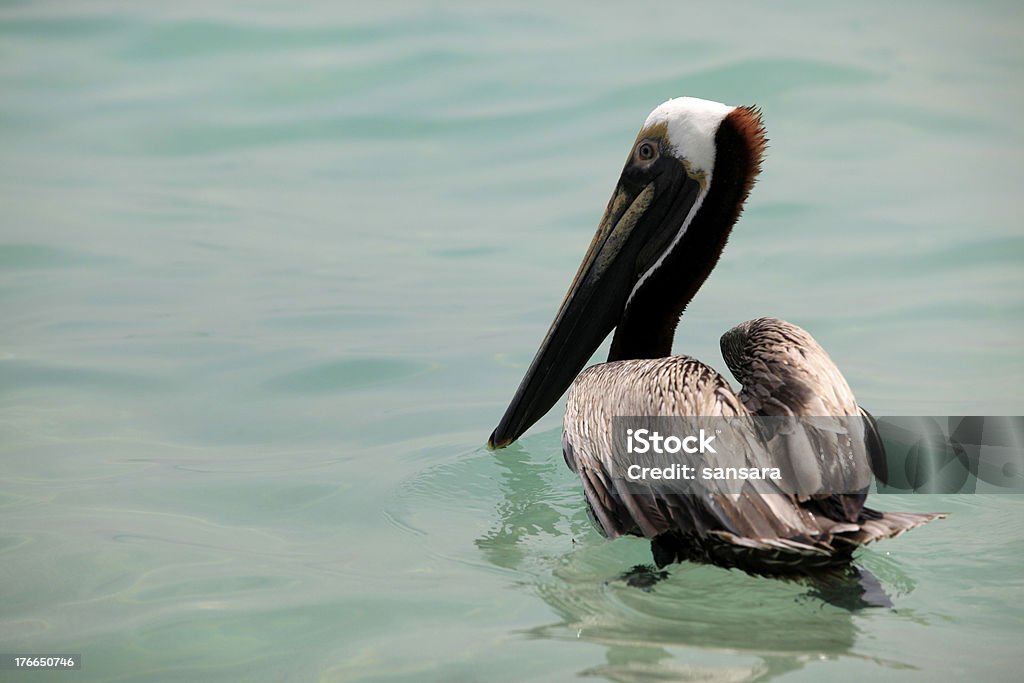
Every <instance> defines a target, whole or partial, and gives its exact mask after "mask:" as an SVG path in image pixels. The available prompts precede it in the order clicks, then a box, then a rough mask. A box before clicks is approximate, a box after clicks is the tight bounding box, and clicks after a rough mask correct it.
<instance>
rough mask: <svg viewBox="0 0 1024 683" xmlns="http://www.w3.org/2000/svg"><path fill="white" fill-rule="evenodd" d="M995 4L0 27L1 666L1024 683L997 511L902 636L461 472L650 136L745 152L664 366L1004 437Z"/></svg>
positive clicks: (1013, 69)
mask: <svg viewBox="0 0 1024 683" xmlns="http://www.w3.org/2000/svg"><path fill="white" fill-rule="evenodd" d="M1022 29H1024V12H1022V10H1021V8H1020V6H1019V5H1018V4H1017V3H1013V2H1007V3H1003V4H994V3H986V4H979V3H942V2H936V3H886V2H869V3H852V4H851V3H847V4H845V5H840V4H835V3H833V4H830V5H829V6H828V7H825V6H824V5H823V4H821V3H811V2H808V3H798V2H786V3H770V4H769V3H759V4H747V5H733V4H731V3H730V4H729V5H728V6H727V7H726V6H724V3H692V4H691V3H678V2H677V3H666V4H655V3H629V4H626V3H619V4H610V3H576V2H565V3H537V4H530V3H504V4H502V5H499V4H497V3H491V4H487V3H468V2H467V3H464V4H454V3H450V4H441V3H404V2H395V3H386V4H383V5H381V6H377V5H376V4H375V3H358V4H355V3H348V2H319V3H302V4H301V5H300V4H296V3H284V2H276V3H275V2H259V3H224V2H221V3H200V2H194V1H191V0H190V1H186V2H177V3H112V2H93V1H84V0H83V1H76V2H74V3H70V2H52V3H40V2H31V3H30V2H4V3H3V4H0V207H2V213H0V216H2V218H0V311H2V315H3V334H2V336H0V652H8V653H15V652H43V653H45V652H51V653H62V652H63V653H81V654H82V656H83V660H82V669H81V670H80V671H78V672H76V673H69V672H53V673H35V674H32V675H28V674H23V675H20V674H17V673H16V672H13V671H0V679H5V680H8V679H9V680H40V681H42V680H52V681H68V680H76V681H132V680H146V681H207V680H225V681H241V680H246V681H318V680H323V681H385V680H387V681H520V680H538V681H568V680H575V679H576V678H577V677H580V676H584V677H594V678H597V679H603V680H609V681H651V680H658V681H662V680H699V681H743V680H759V681H760V680H769V679H773V680H774V679H778V680H791V681H798V680H802V681H818V680H823V679H824V678H826V677H827V678H828V679H829V680H862V679H864V678H869V679H872V680H915V681H923V680H929V681H930V680H958V679H962V678H967V677H970V678H974V679H977V680H998V679H1014V678H1016V677H1017V675H1019V672H1020V667H1021V665H1022V664H1024V657H1022V654H1021V649H1020V638H1021V635H1022V630H1024V616H1022V608H1021V606H1022V604H1024V600H1022V598H1024V590H1022V589H1024V574H1022V571H1021V566H1022V563H1024V530H1022V525H1021V522H1022V521H1024V499H1018V498H1017V497H1014V496H981V495H979V496H945V497H939V496H884V497H881V496H880V497H877V498H876V499H875V504H876V505H877V506H879V507H882V508H886V509H901V510H920V511H924V510H948V511H951V512H952V513H953V515H952V516H951V518H950V519H948V520H946V521H943V522H939V523H935V524H932V525H929V526H928V527H925V528H922V529H919V530H916V531H914V532H913V533H911V534H909V535H907V536H904V537H902V538H899V539H896V540H894V541H889V542H886V543H884V544H879V545H877V546H874V547H872V548H869V549H867V550H865V551H864V552H863V553H862V555H861V556H860V563H861V564H862V565H863V566H864V567H866V568H868V569H870V570H871V571H872V572H873V573H875V574H876V575H877V576H878V577H879V579H880V580H881V581H882V583H883V585H884V586H885V588H886V590H887V591H888V592H889V593H890V594H891V595H892V596H893V601H894V603H895V609H892V610H886V609H875V610H865V611H860V612H849V611H844V610H842V609H840V608H837V607H834V606H832V605H829V604H825V603H823V602H822V601H821V600H819V599H817V598H815V597H814V596H811V595H809V594H808V591H807V589H806V588H804V587H801V586H799V585H794V584H787V583H780V582H775V581H770V580H766V579H758V578H752V577H748V576H746V575H743V574H739V573H736V572H728V571H725V570H721V569H716V568H712V567H701V566H694V565H685V566H679V567H676V568H673V570H672V572H671V577H670V578H669V579H668V580H667V581H665V582H663V583H662V584H660V585H659V586H658V587H657V589H656V590H655V591H654V592H653V593H645V592H643V591H640V590H637V589H635V588H630V587H628V586H626V585H624V584H623V583H621V582H617V581H614V580H612V579H614V578H615V577H616V576H617V575H618V574H619V573H621V572H622V571H623V570H624V569H626V568H628V567H630V566H632V565H633V564H637V563H640V562H646V561H649V557H650V556H649V552H648V550H647V546H646V544H645V543H644V542H642V541H640V540H620V541H615V542H606V541H604V540H603V539H601V538H600V537H599V536H598V535H597V533H596V532H595V531H594V530H593V529H592V528H591V527H590V525H589V522H588V521H587V518H586V514H585V510H584V504H583V499H582V494H581V491H580V487H579V485H578V483H577V482H576V481H575V479H574V475H572V473H570V472H569V471H568V470H567V469H566V468H565V466H564V464H563V463H562V457H561V453H560V446H559V439H560V431H559V429H560V428H559V423H560V419H561V416H560V410H559V409H557V408H556V409H555V410H553V411H552V413H551V414H550V415H548V417H547V418H546V419H545V420H544V421H542V422H541V423H540V424H538V425H537V426H536V427H535V428H534V429H533V430H531V432H530V433H529V434H528V435H527V437H526V438H524V439H523V440H522V441H521V442H520V443H519V444H517V445H515V446H513V447H511V448H509V449H507V450H505V451H502V452H500V453H497V454H491V453H488V452H486V451H485V450H484V449H483V448H482V444H483V443H484V441H485V439H486V437H487V435H488V434H489V433H490V430H491V429H492V428H493V427H494V426H495V424H496V422H497V420H498V418H499V417H500V415H501V413H502V411H503V409H504V407H505V405H506V403H507V401H508V400H509V399H510V397H511V395H512V392H513V391H514V389H515V386H516V384H517V383H518V381H519V379H520V377H521V375H522V373H523V371H524V369H525V366H526V364H527V363H528V362H529V360H530V358H531V356H532V354H533V351H534V350H535V348H536V345H537V343H538V341H539V340H540V338H541V336H542V335H543V333H544V331H545V329H546V326H547V324H548V322H549V321H550V318H551V316H552V314H553V312H554V309H555V307H556V306H557V304H558V302H559V300H560V298H561V296H562V294H563V293H564V291H565V288H566V286H567V285H568V282H569V280H570V278H571V276H572V274H573V272H574V270H575V267H576V265H577V263H578V261H579V259H580V257H581V255H582V254H583V251H584V250H585V248H586V246H587V244H588V243H589V240H590V237H591V235H592V234H593V230H594V229H595V227H596V224H597V220H598V218H599V217H600V214H601V212H602V211H603V209H604V204H605V202H606V201H607V199H608V196H609V194H610V192H611V190H612V188H613V185H614V183H615V180H616V177H617V174H618V171H619V169H620V168H621V164H622V162H623V160H624V159H625V157H626V154H627V151H628V149H629V145H630V144H631V142H632V140H633V136H634V135H635V133H636V131H637V130H638V128H639V126H640V125H641V123H642V122H643V120H644V118H645V117H646V115H647V113H648V111H649V110H650V109H652V108H653V107H654V106H656V105H657V104H659V103H660V102H662V101H663V100H665V99H667V98H669V97H673V96H677V95H682V94H687V95H695V96H700V97H705V98H710V99H717V100H721V101H725V102H729V103H733V104H746V103H756V104H759V105H760V106H761V107H762V108H763V110H764V115H765V120H766V124H767V128H768V134H769V136H770V138H771V148H770V150H769V153H768V157H767V160H766V163H765V168H764V173H763V175H762V178H761V181H760V182H759V184H758V186H757V187H756V188H755V191H754V193H753V195H752V197H751V200H750V203H749V205H748V209H747V211H746V213H745V215H744V217H743V219H742V221H741V223H740V224H739V225H738V226H737V228H736V230H735V232H734V233H733V237H732V239H731V241H730V244H729V246H728V247H727V249H726V252H725V255H724V258H723V259H722V261H721V263H720V265H719V267H718V269H717V270H716V271H715V273H714V274H713V275H712V277H711V278H710V280H709V281H708V283H707V285H706V286H705V287H704V289H703V290H702V291H701V293H700V294H699V296H698V297H697V299H696V301H695V302H694V303H693V304H692V305H691V306H690V308H689V310H688V312H687V315H686V317H685V319H684V322H683V324H682V326H681V330H680V336H679V338H678V339H677V342H676V349H677V351H680V352H682V351H685V352H687V353H690V354H692V355H696V356H698V357H700V358H702V359H704V360H706V361H707V362H709V363H711V364H712V365H714V366H716V367H718V368H719V369H722V370H724V364H723V363H722V361H721V358H720V356H719V352H718V342H717V340H718V336H719V335H720V334H721V333H722V332H723V331H724V330H726V329H728V328H729V327H730V326H732V325H733V324H735V323H736V322H739V321H741V320H744V319H748V318H751V317H756V316H759V315H776V316H779V317H784V318H787V319H789V320H792V321H793V322H797V323H799V324H801V325H803V326H805V327H806V328H808V329H809V330H810V331H811V332H812V333H813V334H814V335H815V336H816V337H817V338H818V339H819V341H821V342H822V344H823V345H824V346H825V347H826V348H827V349H828V350H829V352H830V353H831V354H832V356H833V357H834V358H835V360H836V361H837V363H838V364H839V366H840V367H841V368H842V369H843V370H844V372H845V373H846V376H847V378H848V379H849V381H850V384H851V385H852V386H853V388H854V390H855V391H856V392H857V394H858V397H859V398H860V400H861V402H862V403H863V404H864V405H866V406H868V407H869V408H870V409H871V410H872V411H874V412H875V413H877V414H882V415H885V414H889V415H894V414H896V415H898V414H1014V415H1019V414H1024V396H1022V394H1021V391H1020V387H1021V385H1022V381H1024V356H1022V353H1021V341H1020V340H1021V338H1022V335H1024V294H1022V293H1024V286H1022V285H1024V270H1022V268H1021V266H1022V263H1024V231H1022V223H1021V210H1020V209H1021V206H1020V197H1021V194H1020V186H1021V181H1022V175H1024V174H1022V172H1021V166H1020V158H1021V151H1022V142H1024V124H1022V119H1021V117H1020V112H1021V111H1024V90H1022V87H1021V83H1022V76H1024V42H1022V41H1021V39H1020V36H1021V35H1022Z"/></svg>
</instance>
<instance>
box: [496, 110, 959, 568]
mask: <svg viewBox="0 0 1024 683" xmlns="http://www.w3.org/2000/svg"><path fill="white" fill-rule="evenodd" d="M765 143H766V138H765V134H764V127H763V125H762V121H761V115H760V112H759V111H758V110H757V109H755V108H753V107H731V106H728V105H724V104H720V103H717V102H710V101H707V100H700V99H695V98H688V97H682V98H677V99H673V100H669V101H668V102H665V103H664V104H662V105H661V106H659V107H657V108H656V109H655V110H654V111H653V112H651V114H650V116H649V117H648V118H647V120H646V122H645V124H644V126H643V128H642V129H641V130H640V133H639V135H638V136H637V139H636V142H635V143H634V144H633V147H632V149H631V151H630V154H629V158H628V159H627V161H626V164H625V167H624V168H623V170H622V173H621V175H620V177H619V181H618V183H617V185H616V188H615V191H614V192H613V194H612V197H611V200H610V201H609V202H608V206H607V209H606V211H605V213H604V216H603V218H602V219H601V222H600V224H599V226H598V229H597V234H596V235H595V236H594V239H593V241H592V242H591V245H590V248H589V249H588V251H587V253H586V255H585V256H584V259H583V263H582V264H581V265H580V267H579V270H578V271H577V273H576V276H575V278H574V279H573V282H572V284H571V285H570V287H569V291H568V293H567V294H566V296H565V298H564V299H563V301H562V304H561V306H560V307H559V309H558V312H557V314H556V316H555V319H554V321H553V322H552V324H551V327H550V329H549V330H548V332H547V334H546V335H545V337H544V340H543V341H542V343H541V346H540V348H539V350H538V351H537V354H536V356H535V357H534V359H533V361H532V363H531V364H530V367H529V369H528V370H527V372H526V376H525V377H524V378H523V380H522V382H521V384H520V386H519V388H518V390H517V391H516V394H515V396H514V398H513V399H512V402H511V403H510V404H509V406H508V408H507V410H506V411H505V414H504V416H503V417H502V419H501V421H500V423H499V424H498V426H497V428H496V429H495V430H494V432H493V433H492V434H491V437H490V440H489V442H488V445H489V447H491V448H492V449H493V448H503V447H504V446H506V445H508V444H509V443H511V442H512V441H514V440H516V439H517V438H519V437H520V436H521V435H522V434H523V433H524V432H526V430H527V429H529V428H530V426H532V425H533V424H534V423H535V422H536V421H537V420H539V419H540V418H541V417H543V415H544V414H545V413H547V411H548V410H549V409H550V408H551V407H552V406H553V405H554V404H555V402H557V401H558V399H559V398H560V397H561V396H562V395H563V394H564V393H565V392H566V390H567V389H568V391H569V394H568V398H567V401H566V412H565V422H564V429H563V437H562V446H563V454H564V456H565V461H566V463H567V464H568V466H569V467H570V469H572V470H573V471H574V472H576V473H578V474H579V476H580V479H581V481H582V483H583V490H584V493H585V496H586V500H587V504H588V508H589V511H590V513H591V517H592V519H593V520H594V521H595V524H596V525H597V527H598V529H599V530H600V531H601V532H602V533H603V534H604V535H605V536H607V537H609V538H615V537H618V536H622V535H634V536H642V537H646V538H649V539H651V548H652V552H653V555H654V559H655V562H656V564H657V565H658V566H659V567H663V566H665V565H667V564H669V563H672V562H676V561H683V560H696V561H703V562H710V563H714V564H718V565H722V566H727V567H739V568H741V569H744V570H747V571H750V572H755V573H767V574H786V573H794V572H797V573H799V572H810V571H814V570H816V569H818V568H824V567H835V566H837V565H841V564H843V563H846V562H848V561H849V560H850V557H851V554H852V552H853V550H854V549H855V548H856V547H858V546H860V545H863V544H865V543H868V542H871V541H874V540H878V539H881V538H888V537H892V536H897V535H899V534H901V533H903V532H904V531H906V530H908V529H911V528H913V527H915V526H918V525H920V524H923V523H925V522H928V521H930V520H932V519H935V518H937V517H941V516H943V515H942V514H940V513H935V514H932V513H929V514H913V513H893V512H886V513H882V512H877V511H874V510H872V509H870V508H868V507H865V505H864V503H865V499H866V489H867V483H868V482H870V478H871V474H872V472H871V470H872V463H875V464H880V463H882V462H884V448H883V446H882V444H881V441H880V440H879V439H878V437H877V433H876V432H875V431H874V429H873V420H871V419H870V416H869V415H867V413H866V412H864V411H862V410H861V408H860V407H859V406H858V404H857V400H856V398H855V396H854V394H853V392H852V391H851V390H850V387H849V385H848V384H847V382H846V380H845V379H844V378H843V375H842V373H841V372H840V371H839V369H838V368H837V367H836V366H835V364H834V363H833V362H832V360H831V359H830V358H829V356H828V354H827V353H826V352H825V350H824V349H823V348H822V347H821V346H820V345H819V344H818V343H817V342H816V341H815V340H814V339H813V338H812V337H811V336H810V335H809V334H808V333H807V332H805V331H804V330H803V329H801V328H799V327H797V326H796V325H792V324H790V323H787V322H785V321H782V320H778V319H775V318H760V319H757V320H752V321H749V322H745V323H742V324H740V325H738V326H736V327H735V328H733V329H732V330H730V331H728V332H726V334H725V335H723V337H722V340H721V346H722V353H723V356H724V357H725V361H726V365H727V366H728V367H729V370H730V372H732V374H733V375H734V376H735V378H736V379H737V380H738V381H739V382H740V383H741V384H742V389H741V390H740V391H739V392H738V393H737V392H735V391H734V390H733V388H732V386H731V385H730V384H729V382H728V380H726V378H724V377H723V376H722V375H721V374H719V373H718V372H716V371H715V370H714V369H713V368H711V367H709V366H707V365H705V364H703V363H701V362H700V361H698V360H696V359H694V358H691V357H688V356H673V355H671V352H672V342H673V338H674V335H675V330H676V327H677V325H678V322H679V319H680V316H681V315H682V313H683V311H684V310H685V308H686V306H687V304H688V303H689V302H690V301H691V300H692V299H693V297H694V295H695V294H696V293H697V291H698V290H699V289H700V287H701V285H702V284H703V283H704V281H705V280H706V279H707V277H708V275H709V274H710V273H711V271H712V269H713V268H714V267H715V265H716V263H717V262H718V259H719V257H720V255H721V253H722V250H723V249H724V247H725V244H726V240H727V239H728V237H729V234H730V232H731V230H732V227H733V225H734V224H735V223H736V221H737V219H738V218H739V216H740V213H741V211H742V208H743V204H744V202H745V201H746V199H747V196H748V194H749V193H750V190H751V188H752V187H753V184H754V181H755V179H756V177H757V174H758V173H759V171H760V167H761V160H762V156H763V154H764V150H765ZM613 330H614V336H613V337H612V344H611V350H610V352H609V357H608V362H606V363H603V364H600V365H596V366H593V367H590V368H587V369H586V370H583V367H584V365H585V364H586V362H587V360H588V359H589V358H590V356H591V355H592V354H593V353H594V351H595V350H596V349H597V347H598V346H599V345H600V344H601V342H602V341H604V339H605V338H606V337H607V336H608V335H609V334H611V333H612V332H613ZM621 416H652V417H656V416H665V417H673V416H706V417H721V418H752V417H755V416H781V417H788V418H797V419H810V418H813V419H812V420H811V423H810V424H811V425H812V426H810V427H808V429H807V432H806V434H802V435H801V437H800V439H801V440H802V441H801V443H802V444H803V445H802V450H801V448H800V447H798V446H799V444H797V443H796V438H795V437H794V436H793V435H792V434H776V435H769V436H767V437H766V436H765V435H764V434H754V433H753V431H752V433H751V435H750V439H751V441H750V442H751V443H757V444H760V446H759V449H760V450H759V451H758V452H752V453H751V454H750V457H751V458H752V459H755V460H757V461H758V462H759V463H760V464H767V465H778V464H783V461H786V462H789V463H790V465H793V463H796V466H797V467H798V468H803V469H802V472H803V473H804V475H803V476H805V478H806V477H810V478H811V479H813V478H814V477H822V476H825V477H829V478H830V480H832V481H835V480H837V478H838V479H839V480H842V481H849V482H854V483H855V485H854V486H853V488H852V489H851V490H843V491H840V492H825V493H821V494H818V495H809V494H802V493H799V492H797V493H793V492H789V493H787V492H785V491H782V490H774V489H771V488H768V489H765V488H751V487H748V488H744V489H743V490H740V491H737V492H728V493H727V492H715V491H707V492H698V493H673V492H666V491H659V490H650V491H647V492H638V491H637V490H636V489H635V488H630V487H627V486H625V485H624V483H623V481H622V480H621V478H618V477H616V476H613V474H614V473H616V472H619V471H621V470H622V465H623V463H622V462H621V454H620V453H619V452H618V451H616V449H615V448H613V446H612V441H613V439H612V434H611V431H612V426H611V425H612V421H613V419H614V418H616V417H621ZM844 418H845V419H844ZM837 432H842V435H843V436H844V437H846V438H845V443H847V444H849V443H852V444H853V447H852V450H850V449H847V450H843V449H842V448H840V447H838V446H837V443H838V441H837V440H836V438H835V435H836V433H837ZM807 442H809V443H810V446H809V447H808V443H807ZM851 453H852V455H850V454H851ZM808 454H810V455H808Z"/></svg>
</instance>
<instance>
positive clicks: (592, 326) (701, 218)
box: [488, 97, 765, 448]
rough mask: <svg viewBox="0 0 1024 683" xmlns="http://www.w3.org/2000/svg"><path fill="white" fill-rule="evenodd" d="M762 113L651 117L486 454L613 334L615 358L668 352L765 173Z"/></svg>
mask: <svg viewBox="0 0 1024 683" xmlns="http://www.w3.org/2000/svg"><path fill="white" fill-rule="evenodd" d="M764 146H765V138H764V131H763V128H762V125H761V118H760V114H759V113H758V111H757V110H756V109H754V108H751V107H731V106H728V105H725V104H721V103H718V102H710V101H708V100H700V99H696V98H692V97H680V98H677V99H673V100H669V101H668V102H665V103H664V104H662V105H661V106H659V107H658V108H657V109H655V110H654V111H653V112H651V114H650V116H648V117H647V121H646V122H645V123H644V126H643V128H641V130H640V133H639V134H638V135H637V138H636V142H634V143H633V146H632V148H631V149H630V152H629V158H628V159H627V160H626V165H625V166H624V167H623V169H622V174H621V175H620V176H619V181H618V184H617V185H616V187H615V191H614V192H613V193H612V197H611V200H610V201H609V202H608V207H607V209H606V210H605V213H604V216H603V217H602V219H601V222H600V224H599V225H598V228H597V234H596V235H594V239H593V241H592V242H591V244H590V248H589V249H588V250H587V253H586V255H585V256H584V258H583V263H582V264H581V265H580V267H579V270H578V271H577V273H576V277H575V278H574V279H573V281H572V284H571V285H570V287H569V291H568V293H567V294H566V295H565V299H563V301H562V305H561V307H560V308H559V309H558V313H557V314H556V316H555V320H554V322H552V324H551V327H550V329H549V330H548V333H547V335H546V336H545V337H544V341H543V342H542V343H541V346H540V349H539V350H538V351H537V355H536V356H535V357H534V359H533V362H532V363H531V364H530V368H529V370H527V372H526V376H525V377H524V378H523V381H522V383H521V384H520V385H519V389H518V390H517V391H516V394H515V397H514V398H513V399H512V402H511V403H510V404H509V406H508V409H507V410H506V411H505V415H504V417H502V419H501V422H500V423H499V424H498V427H497V428H496V429H495V430H494V432H493V433H492V434H491V438H490V440H489V441H488V446H489V447H491V448H503V447H504V446H507V445H508V444H510V443H511V442H513V441H515V440H516V439H517V438H519V437H520V436H521V435H522V434H523V433H524V432H525V431H526V430H527V429H529V428H530V426H531V425H533V424H534V423H535V422H536V421H537V420H539V419H540V418H541V417H543V416H544V414H545V413H547V411H548V410H549V409H550V408H551V406H553V405H554V404H555V402H556V401H558V399H559V398H560V397H561V396H562V394H563V393H565V390H566V389H567V388H568V387H569V385H570V384H571V383H572V381H573V380H574V379H575V378H576V376H577V375H578V374H579V373H580V371H581V370H582V369H583V367H584V365H585V364H586V363H587V361H588V360H589V359H590V357H591V355H593V353H594V351H596V350H597V347H598V346H600V345H601V342H602V341H604V339H605V338H606V337H607V336H608V334H609V333H611V331H612V330H613V329H615V330H616V334H615V337H614V339H613V341H612V348H611V353H610V354H609V360H622V359H627V358H652V357H660V356H667V355H669V354H670V352H671V346H672V337H673V335H674V333H675V328H676V324H677V323H678V321H679V316H680V315H681V314H682V312H683V309H684V308H685V307H686V304H687V303H689V301H690V300H691V299H692V298H693V295H694V294H695V293H696V291H697V289H699V288H700V285H701V284H702V283H703V282H704V280H705V279H706V278H707V276H708V274H709V273H710V272H711V269H712V268H714V265H715V263H716V262H717V260H718V256H719V254H720V253H721V251H722V248H723V247H724V246H725V241H726V239H727V238H728V235H729V231H730V230H731V229H732V225H733V223H735V221H736V219H737V218H738V217H739V214H740V211H741V209H742V205H743V202H744V200H745V199H746V196H747V193H749V191H750V188H751V186H752V185H753V181H754V178H755V176H756V175H757V172H758V170H759V168H760V161H761V155H762V153H763V150H764Z"/></svg>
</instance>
